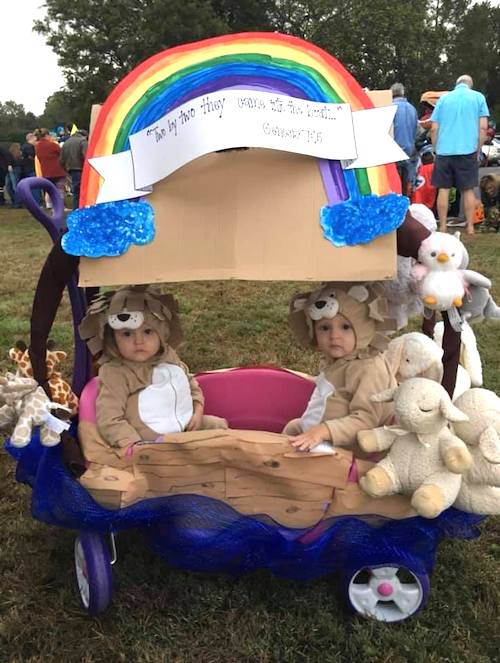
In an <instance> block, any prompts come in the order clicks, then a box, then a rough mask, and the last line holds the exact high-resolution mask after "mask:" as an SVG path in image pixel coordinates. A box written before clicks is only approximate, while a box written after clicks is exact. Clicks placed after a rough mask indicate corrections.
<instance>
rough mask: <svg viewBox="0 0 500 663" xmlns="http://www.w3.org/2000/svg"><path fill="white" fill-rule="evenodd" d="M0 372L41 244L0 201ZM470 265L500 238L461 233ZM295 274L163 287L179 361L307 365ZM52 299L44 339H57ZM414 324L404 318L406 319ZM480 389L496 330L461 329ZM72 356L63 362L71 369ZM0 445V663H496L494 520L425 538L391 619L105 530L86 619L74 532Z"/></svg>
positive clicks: (26, 303)
mask: <svg viewBox="0 0 500 663" xmlns="http://www.w3.org/2000/svg"><path fill="white" fill-rule="evenodd" d="M0 242H1V246H2V255H3V259H2V271H1V277H0V348H1V349H2V350H1V351H2V356H1V359H0V370H1V371H4V370H6V369H8V368H9V367H10V362H9V360H8V358H7V355H6V352H7V350H8V348H9V347H10V346H11V345H12V344H13V342H14V341H15V340H16V339H17V338H21V337H24V338H25V339H26V340H27V338H28V333H29V317H30V309H31V302H32V297H33V292H34V288H35V285H36V280H37V277H38V274H39V271H40V267H41V265H42V263H43V260H44V258H45V256H46V254H47V251H48V249H49V247H50V241H49V238H48V236H47V235H46V233H45V231H44V230H43V229H42V228H40V227H39V226H38V224H36V222H34V221H32V220H30V218H29V217H28V215H27V214H26V213H25V212H23V211H13V210H1V211H0ZM467 245H468V248H469V251H470V255H471V268H473V269H474V268H475V269H477V270H478V271H482V272H484V273H486V274H487V275H488V276H490V277H491V278H492V279H493V280H494V281H496V287H495V288H494V290H493V294H494V296H495V297H496V299H497V301H500V257H499V251H500V236H498V235H488V236H478V237H475V238H473V239H472V240H469V241H467ZM303 287H304V285H303V284H293V283H253V282H251V283H248V282H238V281H231V282H226V283H213V282H207V283H202V282H197V283H187V284H186V283H184V284H172V286H171V289H172V291H173V292H175V293H176V295H177V296H178V297H179V299H180V302H181V311H182V318H183V323H184V328H185V335H186V339H187V340H186V343H185V345H184V347H183V349H182V357H183V359H185V361H186V362H187V363H188V364H189V365H190V367H191V368H192V370H194V371H199V370H204V369H209V368H221V367H225V366H235V365H245V364H247V365H248V364H256V363H272V364H278V365H284V366H289V367H291V368H296V369H299V370H303V371H309V372H314V371H315V370H316V368H317V357H316V356H315V355H314V354H312V353H307V352H304V351H303V350H301V349H298V348H296V347H295V346H294V345H293V343H292V341H291V338H290V335H289V332H288V329H287V326H286V314H287V304H288V300H289V298H290V296H291V294H292V293H293V292H295V290H297V289H300V288H303ZM69 321H70V311H69V307H68V304H67V301H66V300H65V301H64V303H63V306H62V307H61V310H60V313H59V314H58V318H57V321H56V324H55V326H54V330H53V334H52V336H53V338H54V339H55V340H56V341H57V343H58V345H59V346H60V347H62V348H64V349H65V350H67V351H68V352H70V353H71V351H72V347H71V345H72V329H71V324H70V322H69ZM415 326H416V322H415V321H413V322H412V327H415ZM475 331H476V335H477V339H478V344H479V347H480V350H481V354H482V357H483V364H484V375H485V386H486V387H488V388H490V389H494V390H496V391H497V392H500V377H499V370H498V369H499V365H500V344H499V343H498V338H499V332H500V327H499V326H498V325H497V326H495V325H494V324H493V323H485V324H482V325H479V326H478V327H476V329H475ZM70 366H71V364H70V363H69V362H68V364H67V366H66V367H65V370H66V374H69V372H70V370H71V369H70ZM14 471H15V468H14V463H13V461H12V460H11V459H10V457H9V456H8V455H7V454H6V453H5V452H4V451H3V450H2V451H1V452H0V518H1V530H0V531H1V534H0V579H1V580H0V663H5V662H7V661H8V662H11V663H49V662H52V661H60V662H61V663H66V662H73V661H75V662H77V661H78V662H84V663H87V662H89V663H90V662H95V661H106V662H107V663H115V662H120V661H124V662H127V663H128V662H135V661H137V662H139V661H140V662H144V663H158V662H166V663H170V662H182V663H184V662H191V661H199V662H203V663H211V662H214V663H216V662H219V661H224V662H235V663H239V662H247V661H248V662H252V663H253V662H268V661H269V662H270V661H276V662H282V661H293V662H295V661H308V662H309V661H312V662H315V661H318V662H319V661H332V662H333V661H349V662H350V661H353V662H356V661H360V662H363V663H365V662H366V663H371V662H373V663H403V662H406V661H410V662H415V663H434V662H436V663H437V662H450V663H462V662H463V661H468V662H472V663H489V662H491V661H499V660H500V657H499V653H498V652H499V641H498V634H499V632H500V621H499V615H500V586H499V585H500V583H499V581H498V577H499V576H498V569H499V562H500V519H498V518H496V519H495V518H489V519H488V520H487V521H486V522H485V523H484V524H483V525H482V526H481V530H482V535H481V537H480V538H478V539H476V540H473V541H445V542H444V543H442V544H441V546H440V547H439V552H438V558H437V564H436V568H435V571H434V574H433V576H432V579H431V598H430V601H429V604H428V607H427V608H426V609H425V610H424V611H422V612H421V613H419V614H418V615H417V616H416V617H414V618H412V619H410V620H408V621H406V622H403V623H401V624H397V625H392V626H389V625H383V624H380V623H377V622H373V621H367V620H364V619H361V618H358V617H353V616H351V615H350V614H349V613H347V612H346V610H345V609H344V604H343V598H342V597H341V595H340V592H339V589H338V587H337V586H336V584H335V581H334V579H332V578H329V577H326V578H323V579H320V580H318V581H315V582H310V583H299V582H291V581H284V580H279V579H276V578H274V577H273V576H271V575H270V574H269V573H267V572H258V573H254V574H251V575H249V576H244V577H242V578H240V579H238V580H233V579H230V578H227V577H225V576H223V575H215V576H210V575H199V574H194V573H185V572H182V571H178V570H175V569H172V568H169V567H167V566H166V565H165V564H164V563H163V562H162V561H161V560H159V559H158V558H157V557H155V556H153V554H152V553H151V552H150V551H149V550H148V549H147V547H146V545H145V543H144V542H143V540H142V538H141V537H140V536H139V535H138V534H137V533H136V532H133V531H131V532H126V533H124V534H120V536H119V537H118V539H117V542H118V563H117V564H116V566H115V567H114V570H113V575H114V583H115V588H114V601H113V604H112V606H111V608H110V609H109V611H108V612H107V613H106V614H105V615H104V616H102V617H101V618H90V617H88V616H87V615H86V614H85V613H84V612H83V610H82V609H81V608H80V605H79V599H78V596H77V590H76V583H75V578H74V571H73V541H74V535H73V533H72V532H68V531H65V530H62V529H58V528H55V527H50V526H47V525H43V524H41V523H38V522H36V521H34V520H33V519H32V518H31V515H30V507H29V502H30V490H29V489H28V488H27V487H25V486H22V485H20V484H17V483H16V481H15V478H14Z"/></svg>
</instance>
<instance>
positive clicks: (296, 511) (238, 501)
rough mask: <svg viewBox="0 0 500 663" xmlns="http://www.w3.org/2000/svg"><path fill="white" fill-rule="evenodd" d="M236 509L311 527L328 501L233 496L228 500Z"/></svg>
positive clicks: (283, 523)
mask: <svg viewBox="0 0 500 663" xmlns="http://www.w3.org/2000/svg"><path fill="white" fill-rule="evenodd" d="M226 502H227V503H228V504H230V505H231V506H232V507H233V508H234V509H236V511H238V512H239V513H243V514H246V515H250V516H259V515H267V516H270V517H271V518H273V519H274V520H275V521H276V522H278V523H280V524H282V525H285V526H286V527H311V526H312V525H315V524H316V523H317V522H319V521H320V520H321V519H322V518H323V515H324V513H325V509H326V507H327V506H328V503H326V504H325V503H324V502H300V501H294V500H290V499H284V498H281V497H263V496H261V495H257V496H254V497H231V498H230V499H228V500H226Z"/></svg>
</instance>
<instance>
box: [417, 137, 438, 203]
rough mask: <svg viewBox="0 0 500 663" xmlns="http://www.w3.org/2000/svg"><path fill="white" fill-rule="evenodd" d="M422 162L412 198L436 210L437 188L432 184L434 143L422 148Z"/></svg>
mask: <svg viewBox="0 0 500 663" xmlns="http://www.w3.org/2000/svg"><path fill="white" fill-rule="evenodd" d="M420 159H421V164H420V166H419V168H418V171H417V182H416V185H415V190H414V192H413V196H412V199H411V202H412V203H421V204H422V205H425V206H426V207H428V208H429V209H430V210H434V205H435V203H436V195H437V189H436V187H434V186H432V183H431V177H432V171H433V170H434V153H433V151H432V145H424V147H422V149H421V150H420Z"/></svg>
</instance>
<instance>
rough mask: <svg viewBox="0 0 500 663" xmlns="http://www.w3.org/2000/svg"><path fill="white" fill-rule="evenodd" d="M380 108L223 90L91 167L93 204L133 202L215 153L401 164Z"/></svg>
mask: <svg viewBox="0 0 500 663" xmlns="http://www.w3.org/2000/svg"><path fill="white" fill-rule="evenodd" d="M395 112H396V107H395V106H386V107H382V108H374V109H369V110H364V111H358V112H354V113H352V112H351V108H350V106H349V105H348V104H329V103H320V102H313V101H307V100H303V99H296V98H295V97H289V96H286V95H277V94H273V93H270V92H260V91H248V90H221V91H219V92H212V93H210V94H206V95H204V96H202V97H198V98H196V99H193V100H191V101H189V102H187V103H185V104H183V105H182V106H179V107H178V108H176V109H174V110H173V111H171V112H170V113H167V115H165V116H164V117H163V118H161V119H160V120H158V122H156V123H154V124H152V125H150V126H149V127H146V129H143V130H142V131H139V132H138V133H136V134H132V135H131V136H130V139H129V140H130V151H127V152H120V153H118V154H113V155H110V156H106V157H95V158H93V159H90V160H89V162H90V164H91V166H92V167H93V168H95V169H96V170H97V171H98V173H99V174H100V175H101V176H102V177H103V178H104V183H103V184H102V186H101V189H100V191H99V195H98V198H97V202H98V203H103V202H108V201H111V200H125V199H127V198H136V197H138V196H143V195H145V194H146V193H150V192H151V191H152V185H153V184H154V183H155V182H159V181H160V180H162V179H163V178H165V177H167V176H168V175H170V174H171V173H173V172H174V171H176V170H177V169H178V168H180V167H181V166H183V165H185V164H186V163H189V162H190V161H192V160H194V159H196V158H198V157H200V156H203V155H204V154H208V153H210V152H215V151H216V150H223V149H228V148H234V147H264V148H269V149H274V150H284V151H287V152H296V153H299V154H307V155H310V156H313V157H318V158H321V159H336V160H341V161H342V162H343V167H344V168H367V167H370V166H378V165H382V164H385V163H391V162H394V161H399V160H401V159H407V158H408V157H407V155H406V154H405V153H404V152H403V150H401V148H400V147H399V146H398V145H397V143H395V142H394V140H393V139H392V137H391V136H390V134H389V129H390V126H391V123H392V120H393V118H394V114H395Z"/></svg>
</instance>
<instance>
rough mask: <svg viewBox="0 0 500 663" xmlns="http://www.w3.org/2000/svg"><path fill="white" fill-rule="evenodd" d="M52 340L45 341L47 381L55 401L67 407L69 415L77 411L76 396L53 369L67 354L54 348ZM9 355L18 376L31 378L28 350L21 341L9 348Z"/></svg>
mask: <svg viewBox="0 0 500 663" xmlns="http://www.w3.org/2000/svg"><path fill="white" fill-rule="evenodd" d="M53 348H54V344H53V342H52V341H50V340H49V341H48V343H47V359H46V362H47V383H48V385H49V387H50V393H51V395H52V399H53V401H54V402H55V403H59V405H61V406H63V407H64V408H68V409H69V411H70V413H71V415H72V416H73V415H75V414H76V413H77V411H78V396H76V394H74V393H73V391H72V390H71V387H70V386H69V384H68V382H66V380H65V379H64V378H63V377H62V375H61V373H60V372H59V371H56V370H55V367H56V365H57V364H58V363H59V362H61V361H63V360H64V359H66V357H67V354H66V352H64V351H63V350H54V349H53ZM9 357H10V358H11V359H12V361H14V362H15V363H16V365H17V372H16V375H17V376H18V377H25V378H32V377H33V370H32V368H31V361H30V357H29V351H28V348H27V346H26V344H25V343H24V342H23V341H17V343H16V344H15V346H14V347H13V348H11V349H10V350H9Z"/></svg>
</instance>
